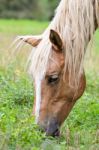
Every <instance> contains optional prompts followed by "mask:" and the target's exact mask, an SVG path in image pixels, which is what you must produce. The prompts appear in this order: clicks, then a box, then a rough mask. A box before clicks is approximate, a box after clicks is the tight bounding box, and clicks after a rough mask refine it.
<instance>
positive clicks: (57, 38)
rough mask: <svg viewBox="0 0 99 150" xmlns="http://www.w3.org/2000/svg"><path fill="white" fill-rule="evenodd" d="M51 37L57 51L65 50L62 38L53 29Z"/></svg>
mask: <svg viewBox="0 0 99 150" xmlns="http://www.w3.org/2000/svg"><path fill="white" fill-rule="evenodd" d="M49 38H50V41H51V43H52V45H53V47H54V48H55V50H56V51H62V50H63V42H62V39H61V37H60V35H59V34H58V33H57V32H56V31H54V30H52V29H51V30H50V36H49Z"/></svg>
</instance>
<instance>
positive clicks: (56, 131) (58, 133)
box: [46, 129, 60, 137]
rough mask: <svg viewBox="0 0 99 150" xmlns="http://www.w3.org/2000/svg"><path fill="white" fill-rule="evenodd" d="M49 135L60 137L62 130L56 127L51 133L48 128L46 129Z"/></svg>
mask: <svg viewBox="0 0 99 150" xmlns="http://www.w3.org/2000/svg"><path fill="white" fill-rule="evenodd" d="M46 135H47V136H53V137H59V136H60V130H59V129H56V130H55V131H54V132H53V133H49V132H48V130H46Z"/></svg>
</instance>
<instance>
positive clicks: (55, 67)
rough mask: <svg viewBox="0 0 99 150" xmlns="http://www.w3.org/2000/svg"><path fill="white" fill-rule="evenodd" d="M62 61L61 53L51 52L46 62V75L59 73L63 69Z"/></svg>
mask: <svg viewBox="0 0 99 150" xmlns="http://www.w3.org/2000/svg"><path fill="white" fill-rule="evenodd" d="M64 61H65V59H64V55H63V53H58V52H53V53H52V56H51V57H50V59H49V62H48V67H47V70H46V74H49V73H53V72H58V71H60V70H61V69H62V68H63V65H64Z"/></svg>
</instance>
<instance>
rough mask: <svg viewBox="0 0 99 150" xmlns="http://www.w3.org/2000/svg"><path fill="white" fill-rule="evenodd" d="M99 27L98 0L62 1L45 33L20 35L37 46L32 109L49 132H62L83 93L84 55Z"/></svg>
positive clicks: (31, 68)
mask: <svg viewBox="0 0 99 150" xmlns="http://www.w3.org/2000/svg"><path fill="white" fill-rule="evenodd" d="M98 27H99V0H61V2H60V4H59V6H58V8H57V10H56V14H55V16H54V18H53V20H52V21H51V23H50V25H49V26H48V28H47V29H46V30H45V31H44V33H43V34H41V35H39V36H20V37H19V39H21V40H22V41H24V42H27V43H28V44H30V45H32V46H33V47H35V49H33V51H32V52H31V54H30V57H29V60H30V63H29V73H30V74H31V76H32V78H33V81H34V87H35V101H34V108H33V112H34V114H35V117H36V122H37V123H38V124H39V125H40V126H41V128H43V129H44V131H45V132H46V134H47V135H51V136H58V135H59V127H60V126H61V124H62V123H63V122H64V120H65V119H66V118H67V116H68V115H69V113H70V111H71V109H72V108H73V106H74V104H75V103H76V101H77V100H78V99H79V98H80V97H81V96H82V94H83V93H84V90H85V87H86V79H85V74H84V68H83V62H84V56H85V52H86V48H87V45H88V43H89V41H90V39H91V38H92V36H93V34H94V32H95V30H96V29H97V28H98Z"/></svg>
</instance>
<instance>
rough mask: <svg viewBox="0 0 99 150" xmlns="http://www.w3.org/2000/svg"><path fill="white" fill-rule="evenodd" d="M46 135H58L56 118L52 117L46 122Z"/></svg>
mask: <svg viewBox="0 0 99 150" xmlns="http://www.w3.org/2000/svg"><path fill="white" fill-rule="evenodd" d="M46 135H47V136H53V137H57V136H59V135H60V131H59V124H58V121H56V119H52V120H51V121H50V122H49V123H48V126H47V129H46Z"/></svg>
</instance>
